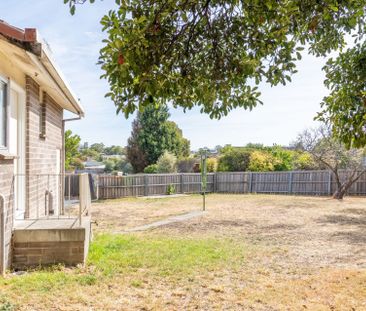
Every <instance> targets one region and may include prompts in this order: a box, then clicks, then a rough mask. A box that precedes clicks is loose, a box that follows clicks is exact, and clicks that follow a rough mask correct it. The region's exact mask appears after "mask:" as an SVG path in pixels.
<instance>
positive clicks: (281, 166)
mask: <svg viewBox="0 0 366 311" xmlns="http://www.w3.org/2000/svg"><path fill="white" fill-rule="evenodd" d="M269 152H270V154H271V155H272V159H273V162H272V163H273V168H274V170H275V171H291V170H293V162H294V151H293V150H287V149H285V148H283V147H281V146H273V147H271V148H269Z"/></svg>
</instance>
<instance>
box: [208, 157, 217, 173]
mask: <svg viewBox="0 0 366 311" xmlns="http://www.w3.org/2000/svg"><path fill="white" fill-rule="evenodd" d="M217 165H218V163H217V159H216V158H208V159H207V172H208V173H213V172H216V171H217Z"/></svg>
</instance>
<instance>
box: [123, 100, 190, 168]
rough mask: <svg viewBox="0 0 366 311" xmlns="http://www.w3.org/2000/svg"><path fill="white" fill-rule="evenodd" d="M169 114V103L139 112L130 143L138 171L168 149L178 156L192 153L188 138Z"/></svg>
mask: <svg viewBox="0 0 366 311" xmlns="http://www.w3.org/2000/svg"><path fill="white" fill-rule="evenodd" d="M169 116H170V114H169V111H168V107H167V106H166V105H151V106H148V107H146V108H145V109H144V111H142V112H139V113H138V114H137V117H136V119H135V120H134V121H133V126H132V132H131V137H130V138H129V140H128V145H127V157H128V159H129V161H130V162H131V164H132V166H133V167H134V169H135V171H136V172H141V171H142V170H143V169H144V167H145V166H147V165H150V164H154V163H156V161H157V160H158V159H159V157H160V156H161V155H162V154H163V153H164V152H165V151H169V152H171V153H173V154H174V155H175V156H176V157H186V156H188V155H189V153H190V147H189V145H190V143H189V140H187V139H185V138H184V137H183V133H182V131H181V130H180V129H179V127H178V126H177V124H176V123H174V122H172V121H169V120H168V119H169Z"/></svg>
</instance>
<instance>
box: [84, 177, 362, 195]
mask: <svg viewBox="0 0 366 311" xmlns="http://www.w3.org/2000/svg"><path fill="white" fill-rule="evenodd" d="M348 174H350V172H349V171H342V172H341V173H340V177H341V180H344V179H345V178H346V177H347V175H348ZM92 179H93V182H91V183H92V184H93V185H95V188H96V189H97V190H96V193H97V194H98V198H99V199H114V198H123V197H135V196H151V195H163V194H166V193H167V191H168V187H172V186H174V188H175V192H176V193H200V192H201V174H197V173H196V174H195V173H184V174H139V175H129V176H109V175H95V176H94V177H93V178H92ZM335 190H336V182H335V178H334V176H333V174H332V173H331V172H330V171H287V172H217V173H209V174H208V177H207V192H216V193H272V194H302V195H331V194H332V193H334V192H335ZM348 194H349V195H366V174H365V173H364V174H363V175H362V176H361V178H360V179H359V180H358V181H357V182H355V183H354V184H353V185H352V187H351V188H350V190H349V192H348Z"/></svg>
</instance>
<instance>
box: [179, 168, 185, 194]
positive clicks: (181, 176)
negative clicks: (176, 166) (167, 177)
mask: <svg viewBox="0 0 366 311" xmlns="http://www.w3.org/2000/svg"><path fill="white" fill-rule="evenodd" d="M180 193H184V180H183V173H181V174H180Z"/></svg>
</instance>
